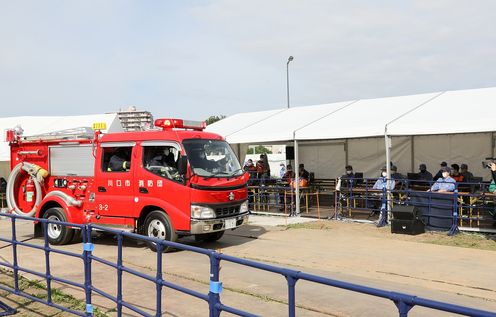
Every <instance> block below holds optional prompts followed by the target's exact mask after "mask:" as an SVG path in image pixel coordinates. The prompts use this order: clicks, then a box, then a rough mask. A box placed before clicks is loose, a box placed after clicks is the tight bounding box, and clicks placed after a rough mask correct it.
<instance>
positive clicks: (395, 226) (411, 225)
mask: <svg viewBox="0 0 496 317" xmlns="http://www.w3.org/2000/svg"><path fill="white" fill-rule="evenodd" d="M424 232H425V225H424V223H423V222H422V221H420V219H415V220H401V219H393V220H391V233H400V234H411V235H416V234H421V233H424Z"/></svg>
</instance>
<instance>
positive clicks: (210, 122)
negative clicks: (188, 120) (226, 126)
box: [205, 114, 226, 125]
mask: <svg viewBox="0 0 496 317" xmlns="http://www.w3.org/2000/svg"><path fill="white" fill-rule="evenodd" d="M225 117H226V116H225V115H223V114H221V115H218V116H210V117H208V118H207V119H206V120H205V123H206V124H207V125H210V124H212V123H214V122H217V121H219V120H222V119H224V118H225Z"/></svg>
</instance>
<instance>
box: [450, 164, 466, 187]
mask: <svg viewBox="0 0 496 317" xmlns="http://www.w3.org/2000/svg"><path fill="white" fill-rule="evenodd" d="M451 177H452V178H453V179H454V180H455V181H456V182H458V183H461V182H463V180H464V178H463V175H462V174H460V166H458V164H451Z"/></svg>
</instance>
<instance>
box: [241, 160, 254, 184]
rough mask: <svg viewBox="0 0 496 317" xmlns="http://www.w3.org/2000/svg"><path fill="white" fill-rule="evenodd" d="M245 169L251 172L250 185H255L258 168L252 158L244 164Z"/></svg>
mask: <svg viewBox="0 0 496 317" xmlns="http://www.w3.org/2000/svg"><path fill="white" fill-rule="evenodd" d="M243 171H245V172H248V173H249V174H250V180H249V181H248V184H249V185H253V184H254V183H255V179H256V178H257V168H256V167H255V164H253V160H252V159H248V161H246V163H245V165H244V166H243Z"/></svg>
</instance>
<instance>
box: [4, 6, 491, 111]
mask: <svg viewBox="0 0 496 317" xmlns="http://www.w3.org/2000/svg"><path fill="white" fill-rule="evenodd" d="M494 12H496V1H492V0H487V1H482V0H480V1H478V0H472V1H456V0H436V1H429V0H425V1H407V0H403V1H397V0H391V1H384V0H377V1H365V0H363V1H353V0H351V1H332V0H305V1H296V0H277V1H276V0H250V1H246V0H245V1H240V0H216V1H199V0H198V1H193V0H177V1H173V0H169V1H158V0H157V1H152V0H149V1H138V0H135V1H129V0H119V1H112V0H106V1H97V0H85V1H82V0H81V1H63V0H58V1H53V0H45V1H39V0H32V1H27V0H16V1H9V0H0V117H8V116H21V115H83V114H95V113H103V112H113V111H117V110H119V109H120V108H127V106H129V105H134V106H136V107H137V108H138V109H143V110H148V111H151V112H152V114H153V115H154V117H156V118H158V117H175V118H185V119H193V120H204V119H206V118H208V117H209V116H211V115H221V114H222V115H232V114H235V113H239V112H249V111H260V110H268V109H277V108H283V107H286V104H287V98H286V62H287V60H288V57H289V56H290V55H291V56H294V60H293V61H292V62H291V63H290V64H289V77H290V104H291V106H306V105H315V104H323V103H330V102H337V101H346V100H355V99H365V98H378V97H386V96H399V95H409V94H416V93H424V92H436V91H444V90H457V89H470V88H482V87H494V86H496V67H495V66H496V44H495V43H496V32H495V30H496V19H494V16H495V15H494V14H495V13H494Z"/></svg>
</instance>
